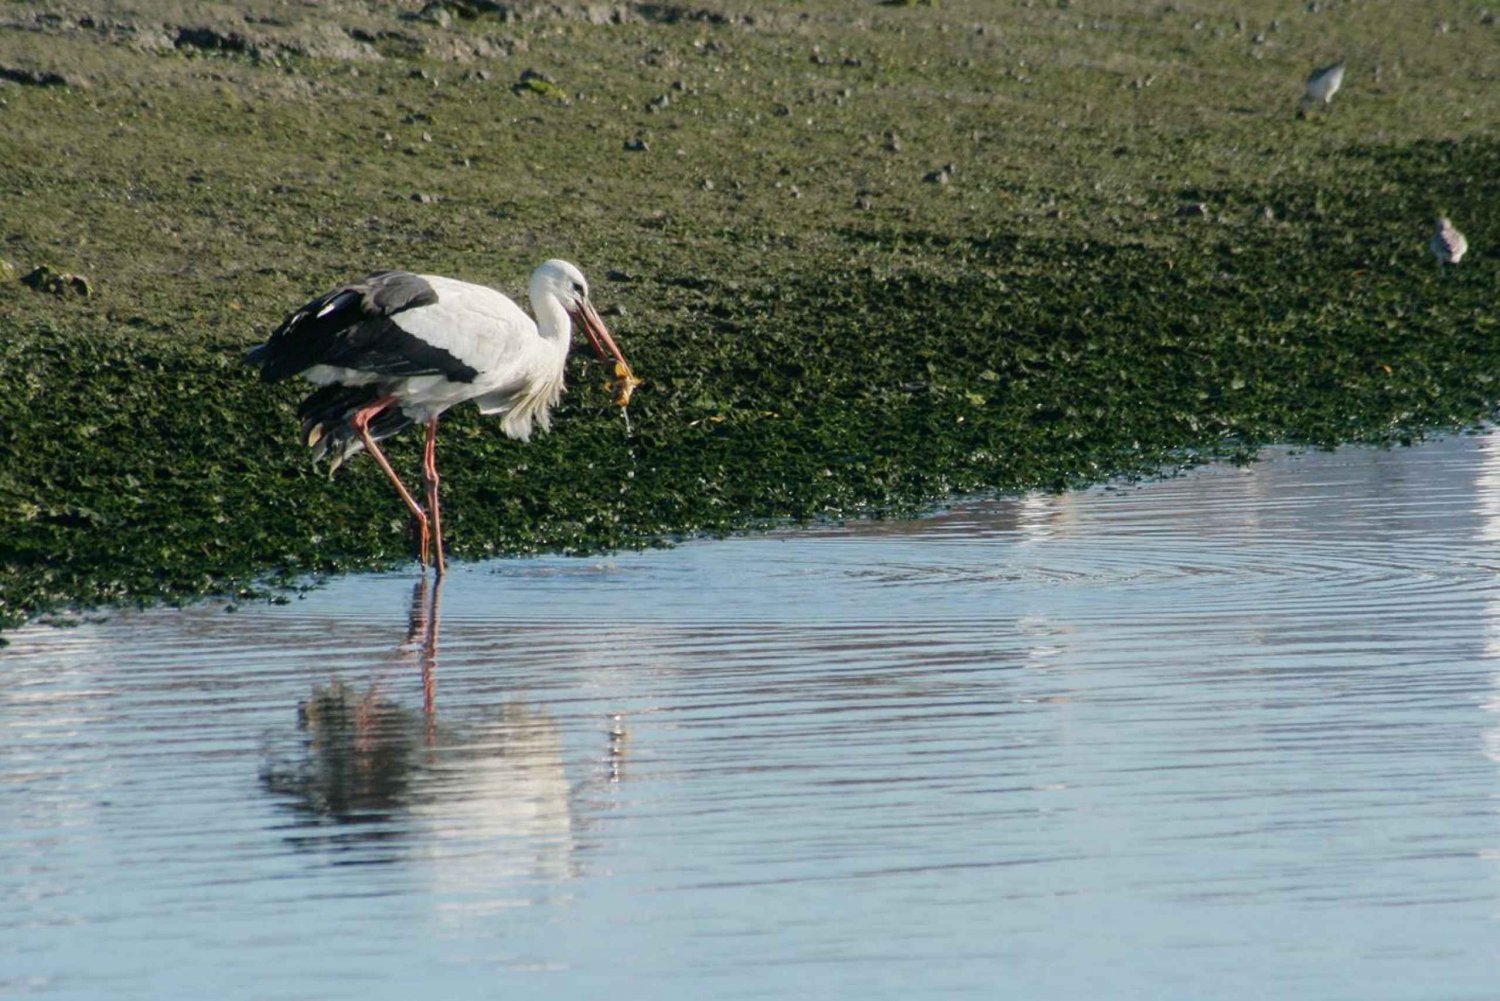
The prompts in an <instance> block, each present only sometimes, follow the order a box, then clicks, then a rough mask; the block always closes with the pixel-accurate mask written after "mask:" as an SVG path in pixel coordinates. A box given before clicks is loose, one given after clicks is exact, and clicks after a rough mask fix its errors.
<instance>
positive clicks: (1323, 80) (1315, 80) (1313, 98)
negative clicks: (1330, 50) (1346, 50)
mask: <svg viewBox="0 0 1500 1001" xmlns="http://www.w3.org/2000/svg"><path fill="white" fill-rule="evenodd" d="M1343 85H1344V62H1343V60H1342V59H1341V60H1339V61H1338V62H1336V63H1334V64H1332V65H1331V66H1320V67H1318V68H1317V69H1315V70H1313V71H1312V75H1310V76H1309V77H1308V78H1307V90H1306V92H1305V93H1304V94H1303V95H1302V100H1301V102H1299V105H1298V108H1299V110H1300V109H1303V108H1306V107H1307V106H1308V105H1309V104H1319V103H1322V104H1327V103H1329V102H1330V101H1332V100H1333V95H1334V94H1337V93H1338V91H1339V88H1340V87H1342V86H1343Z"/></svg>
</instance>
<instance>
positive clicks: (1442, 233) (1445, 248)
mask: <svg viewBox="0 0 1500 1001" xmlns="http://www.w3.org/2000/svg"><path fill="white" fill-rule="evenodd" d="M1427 246H1428V247H1429V248H1431V250H1432V256H1433V257H1436V258H1437V262H1438V270H1442V267H1443V265H1444V264H1457V263H1458V262H1459V261H1461V260H1463V256H1464V254H1465V253H1467V252H1468V250H1469V241H1468V240H1465V239H1464V235H1463V234H1462V233H1460V232H1459V231H1458V230H1457V229H1456V228H1455V227H1454V225H1453V223H1452V222H1450V221H1449V220H1448V217H1447V216H1442V215H1440V216H1438V217H1437V222H1436V224H1435V226H1434V228H1433V231H1432V240H1431V241H1430V242H1429V243H1428V244H1427Z"/></svg>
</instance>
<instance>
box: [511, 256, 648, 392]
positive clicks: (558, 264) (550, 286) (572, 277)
mask: <svg viewBox="0 0 1500 1001" xmlns="http://www.w3.org/2000/svg"><path fill="white" fill-rule="evenodd" d="M530 291H531V301H532V302H533V303H540V302H542V301H543V300H544V299H547V298H551V299H555V300H556V301H557V302H558V303H560V304H561V305H562V308H563V310H564V311H565V312H566V313H567V314H568V319H570V320H572V321H573V325H574V326H575V327H582V328H583V332H584V335H585V336H586V337H588V339H589V345H590V346H591V347H593V349H594V354H596V355H598V356H599V360H600V361H602V362H606V363H607V362H609V360H610V358H611V357H613V358H614V362H615V364H614V375H615V383H614V385H615V386H619V385H625V386H626V387H627V388H625V389H624V390H620V389H618V388H613V389H612V390H611V391H612V393H613V395H614V397H615V402H616V403H619V405H620V406H624V405H625V404H626V403H627V402H629V400H630V389H631V388H633V387H634V385H637V384H639V380H637V379H636V378H635V376H634V375H632V374H631V371H630V364H629V363H628V362H626V361H625V356H624V355H623V354H621V353H620V349H619V347H618V346H617V345H616V344H615V339H614V338H613V337H611V336H610V335H609V328H608V327H606V326H605V325H604V321H603V320H601V319H600V318H599V314H598V313H597V312H595V311H594V306H593V303H591V302H589V283H588V280H587V279H585V278H584V277H583V272H582V271H579V270H578V268H577V267H576V266H575V265H572V264H569V263H568V262H567V261H559V260H556V259H553V260H550V261H543V262H542V264H541V265H540V266H539V267H538V268H537V269H536V270H535V271H533V272H532V273H531V289H530Z"/></svg>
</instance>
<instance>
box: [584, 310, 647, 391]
mask: <svg viewBox="0 0 1500 1001" xmlns="http://www.w3.org/2000/svg"><path fill="white" fill-rule="evenodd" d="M574 319H575V320H577V321H578V324H579V326H581V327H583V332H584V334H586V335H587V336H588V339H589V344H591V345H593V348H594V354H596V355H598V356H599V360H600V361H602V362H604V363H606V364H608V362H609V359H610V356H611V355H613V356H614V360H615V363H614V371H613V373H612V375H613V378H611V379H610V380H609V382H607V383H606V384H605V388H606V389H608V390H609V396H610V399H611V400H612V401H614V404H615V406H617V407H626V406H629V405H630V394H631V393H633V392H635V387H637V386H639V385H640V384H641V380H639V379H637V378H636V377H635V373H634V372H632V371H630V363H629V362H628V361H626V360H625V356H624V355H623V354H621V353H620V346H619V345H618V344H616V343H615V339H614V338H613V337H611V336H609V328H607V327H606V326H605V325H604V321H603V320H601V319H599V314H598V313H596V312H594V307H593V305H592V304H591V303H589V302H583V303H582V304H580V305H579V307H578V312H577V314H575V316H574Z"/></svg>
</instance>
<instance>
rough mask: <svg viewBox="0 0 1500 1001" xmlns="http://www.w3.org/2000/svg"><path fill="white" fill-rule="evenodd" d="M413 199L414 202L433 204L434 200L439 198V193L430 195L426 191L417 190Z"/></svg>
mask: <svg viewBox="0 0 1500 1001" xmlns="http://www.w3.org/2000/svg"><path fill="white" fill-rule="evenodd" d="M411 200H412V201H414V202H420V203H421V204H423V205H431V204H432V203H433V202H435V201H437V200H438V197H437V195H429V194H428V193H427V192H425V191H416V192H413V193H412V196H411Z"/></svg>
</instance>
